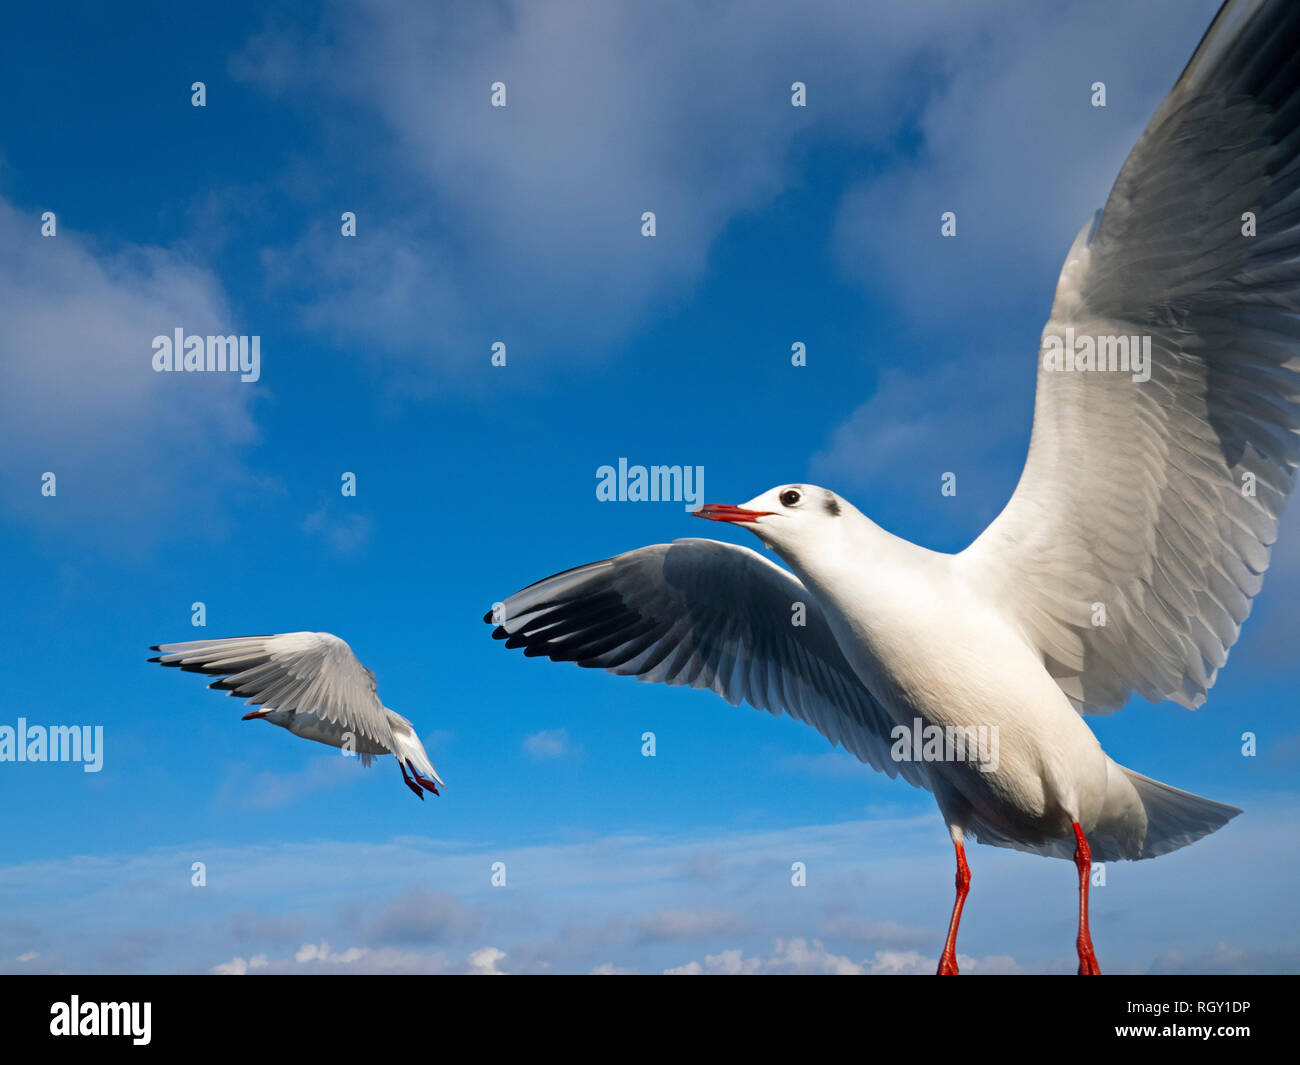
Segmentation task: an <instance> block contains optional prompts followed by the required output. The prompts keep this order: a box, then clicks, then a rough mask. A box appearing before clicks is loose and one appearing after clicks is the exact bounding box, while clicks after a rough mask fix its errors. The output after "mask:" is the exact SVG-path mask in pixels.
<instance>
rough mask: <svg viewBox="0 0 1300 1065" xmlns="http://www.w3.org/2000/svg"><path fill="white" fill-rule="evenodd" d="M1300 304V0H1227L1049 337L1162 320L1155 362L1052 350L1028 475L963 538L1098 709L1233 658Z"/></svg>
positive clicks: (1267, 519)
mask: <svg viewBox="0 0 1300 1065" xmlns="http://www.w3.org/2000/svg"><path fill="white" fill-rule="evenodd" d="M1247 212H1249V213H1252V214H1253V215H1254V217H1255V226H1256V235H1254V236H1248V235H1245V229H1246V227H1247V222H1246V220H1245V219H1244V218H1243V216H1244V215H1245V214H1246V213H1247ZM1297 312H1300V3H1295V2H1294V0H1286V2H1274V0H1230V2H1229V3H1227V4H1225V5H1224V7H1223V8H1222V10H1221V11H1220V12H1219V15H1218V17H1217V18H1216V19H1215V21H1214V23H1213V24H1212V25H1211V27H1210V29H1209V31H1208V32H1207V33H1206V36H1205V38H1204V40H1203V41H1202V42H1201V44H1200V46H1199V48H1198V49H1197V51H1196V54H1195V55H1194V56H1193V58H1192V60H1191V62H1190V63H1189V64H1188V66H1187V68H1186V70H1185V71H1184V72H1183V74H1182V76H1181V77H1180V78H1179V80H1178V82H1177V84H1176V85H1175V86H1174V88H1173V90H1172V91H1171V92H1170V94H1169V96H1168V98H1167V99H1166V100H1165V101H1164V103H1163V104H1162V105H1161V106H1160V108H1159V109H1158V110H1157V112H1156V114H1155V115H1154V117H1153V118H1152V119H1151V122H1150V124H1149V125H1148V126H1147V129H1146V131H1145V132H1144V133H1143V134H1142V136H1141V138H1140V139H1139V140H1138V143H1137V144H1136V146H1135V147H1134V148H1133V151H1132V153H1131V154H1130V155H1129V157H1128V160H1127V161H1126V162H1125V164H1124V167H1123V169H1122V170H1121V171H1120V174H1119V177H1118V179H1117V180H1116V182H1115V186H1114V189H1113V190H1112V191H1111V194H1110V197H1109V199H1108V200H1107V202H1106V206H1105V208H1104V210H1103V211H1102V213H1101V215H1100V217H1099V219H1097V220H1096V221H1095V222H1094V223H1093V224H1092V226H1091V227H1085V231H1083V232H1081V233H1080V234H1079V238H1078V239H1077V240H1076V241H1075V244H1074V247H1073V248H1072V249H1071V251H1070V255H1069V256H1068V258H1067V261H1066V264H1065V267H1064V269H1063V270H1062V272H1061V277H1060V281H1059V282H1058V284H1057V290H1056V298H1055V302H1054V303H1053V306H1052V313H1051V318H1050V320H1049V321H1048V323H1047V327H1046V328H1045V330H1044V333H1043V336H1044V343H1045V344H1046V343H1048V342H1049V339H1050V338H1053V337H1055V338H1057V339H1058V340H1060V341H1061V343H1062V345H1064V344H1065V342H1066V341H1067V340H1068V335H1067V333H1066V330H1067V329H1072V330H1073V331H1074V335H1075V336H1076V337H1082V336H1089V337H1094V338H1095V337H1101V336H1137V337H1139V338H1141V337H1144V336H1146V337H1150V338H1151V355H1152V358H1151V362H1152V366H1151V376H1150V379H1149V380H1148V381H1145V382H1142V381H1139V380H1134V379H1133V376H1134V375H1133V374H1132V373H1123V372H1115V371H1110V370H1107V371H1104V372H1102V371H1096V370H1093V371H1083V372H1080V371H1075V372H1063V371H1061V370H1059V369H1050V368H1049V366H1048V364H1047V362H1046V360H1044V361H1041V362H1040V366H1039V371H1038V387H1037V396H1036V399H1035V405H1034V428H1033V434H1032V437H1031V441H1030V448H1029V457H1028V460H1027V462H1026V464H1025V469H1024V473H1023V474H1022V476H1021V479H1020V483H1019V484H1018V485H1017V487H1016V491H1015V494H1014V495H1013V496H1012V499H1011V501H1010V502H1009V503H1008V504H1007V507H1006V509H1005V510H1004V511H1003V512H1002V514H1001V515H999V517H998V518H997V519H996V520H995V521H994V522H993V523H992V524H991V525H990V526H989V527H988V529H986V530H985V531H984V533H983V534H982V535H981V536H980V537H979V539H977V540H976V541H975V542H974V543H973V544H972V545H971V546H970V547H969V548H968V549H967V550H966V551H965V552H964V553H963V555H962V556H961V558H962V560H963V562H964V564H965V565H966V567H967V572H968V574H969V577H970V579H971V580H972V582H974V583H975V584H977V585H979V586H980V587H982V589H983V590H984V592H985V593H986V594H988V595H989V596H991V597H994V598H997V599H999V600H1000V601H1002V602H1003V603H1004V604H1005V605H1006V607H1007V609H1008V610H1009V611H1010V612H1011V613H1012V614H1013V615H1014V616H1015V617H1016V618H1017V620H1018V621H1019V623H1020V624H1021V626H1022V629H1023V631H1024V632H1025V633H1026V636H1027V637H1028V638H1029V639H1030V640H1031V641H1032V642H1034V643H1035V645H1036V646H1037V648H1038V649H1039V650H1040V651H1041V653H1042V655H1043V659H1044V662H1045V664H1046V665H1047V667H1048V668H1049V670H1051V671H1052V673H1053V674H1054V675H1055V676H1056V677H1057V679H1058V682H1059V683H1060V685H1061V688H1062V689H1063V690H1064V691H1065V693H1066V694H1067V695H1068V696H1069V697H1070V699H1071V700H1072V701H1073V702H1074V704H1075V706H1076V707H1077V708H1078V709H1080V710H1081V711H1083V712H1102V713H1106V712H1110V711H1113V710H1115V709H1118V708H1119V707H1121V706H1123V705H1124V703H1125V702H1127V701H1128V699H1129V698H1130V696H1131V694H1132V693H1133V692H1137V693H1138V694H1140V695H1142V696H1144V697H1145V698H1147V699H1149V700H1151V701H1153V702H1155V701H1159V700H1161V699H1172V700H1174V701H1175V702H1178V703H1180V704H1182V705H1183V706H1186V707H1189V708H1195V707H1197V706H1199V705H1201V703H1202V702H1204V700H1205V697H1206V693H1207V692H1208V691H1209V689H1210V687H1211V685H1213V683H1214V681H1215V677H1216V675H1217V672H1218V670H1219V669H1220V667H1222V666H1223V665H1224V663H1225V662H1226V661H1227V657H1228V651H1229V649H1230V648H1231V647H1232V645H1233V644H1234V643H1235V642H1236V640H1237V636H1238V634H1239V632H1240V630H1241V625H1242V623H1243V622H1244V621H1245V620H1246V617H1247V616H1248V614H1249V613H1250V608H1251V601H1252V599H1253V598H1254V596H1255V595H1256V594H1257V593H1258V592H1259V590H1260V586H1261V584H1262V582H1263V577H1264V571H1265V569H1266V568H1267V567H1268V562H1269V554H1270V549H1271V546H1272V544H1273V542H1274V540H1275V539H1276V537H1277V528H1278V518H1279V516H1280V514H1281V512H1282V509H1283V507H1284V505H1285V502H1286V498H1287V496H1288V494H1289V493H1290V491H1291V489H1292V486H1293V484H1294V481H1295V473H1296V466H1297V463H1298V462H1300V437H1298V436H1297V431H1298V430H1300V372H1298V371H1300V318H1298V317H1297ZM1044 350H1045V349H1044ZM1138 376H1139V377H1140V376H1141V375H1140V374H1138ZM1099 622H1101V623H1099Z"/></svg>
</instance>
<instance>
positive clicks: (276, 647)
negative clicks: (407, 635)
mask: <svg viewBox="0 0 1300 1065" xmlns="http://www.w3.org/2000/svg"><path fill="white" fill-rule="evenodd" d="M152 650H155V651H158V652H160V654H159V656H158V657H157V658H151V659H150V660H149V661H151V662H159V663H161V664H162V665H164V666H176V667H179V668H180V669H183V670H187V671H190V672H194V673H206V674H208V675H210V676H216V677H223V678H225V679H223V680H218V681H214V682H213V683H212V684H210V685H208V687H210V688H217V689H220V690H223V691H228V692H230V694H231V695H235V696H238V697H239V698H241V699H247V700H248V702H249V704H251V705H255V706H262V707H265V708H266V709H268V710H271V709H274V710H293V711H296V712H297V713H299V714H307V715H311V716H313V717H317V718H319V719H321V720H322V721H327V722H329V723H331V724H334V725H338V726H339V727H340V728H342V729H346V730H350V731H353V732H355V733H356V734H357V735H358V736H359V737H365V738H367V739H369V740H371V741H373V742H374V743H376V744H379V745H380V746H381V747H384V748H386V749H387V750H389V751H396V750H397V743H396V741H395V740H394V738H393V730H392V725H391V722H390V720H389V716H388V712H387V711H386V710H385V709H384V707H383V705H382V704H381V703H380V701H379V695H378V693H377V691H376V685H375V675H374V674H373V673H371V672H370V670H368V669H367V668H366V667H365V666H363V665H362V664H361V663H360V662H359V661H358V660H357V657H356V655H354V654H353V653H352V648H350V647H349V646H348V645H347V644H346V643H344V641H342V640H340V639H339V638H338V637H337V636H334V635H332V634H330V633H328V632H286V633H281V634H279V635H276V636H238V637H233V638H231V639H224V640H193V641H190V642H188V643H164V644H160V645H158V646H157V647H154V648H152Z"/></svg>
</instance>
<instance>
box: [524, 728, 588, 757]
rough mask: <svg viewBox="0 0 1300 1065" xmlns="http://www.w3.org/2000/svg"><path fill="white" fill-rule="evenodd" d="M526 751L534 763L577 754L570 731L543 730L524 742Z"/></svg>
mask: <svg viewBox="0 0 1300 1065" xmlns="http://www.w3.org/2000/svg"><path fill="white" fill-rule="evenodd" d="M524 751H525V752H526V753H527V755H528V757H529V758H532V759H533V760H534V761H538V762H546V761H552V760H554V759H557V758H569V757H572V756H573V754H575V753H576V752H575V749H574V746H573V743H572V741H570V739H569V730H568V729H562V728H557V729H543V730H542V731H541V732H536V733H534V734H533V735H531V736H529V737H528V738H527V739H525V740H524Z"/></svg>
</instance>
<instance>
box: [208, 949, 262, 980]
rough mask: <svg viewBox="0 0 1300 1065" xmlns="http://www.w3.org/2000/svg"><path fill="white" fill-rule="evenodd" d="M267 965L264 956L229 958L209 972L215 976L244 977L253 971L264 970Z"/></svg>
mask: <svg viewBox="0 0 1300 1065" xmlns="http://www.w3.org/2000/svg"><path fill="white" fill-rule="evenodd" d="M268 964H269V963H268V962H267V960H266V955H265V954H254V955H253V956H252V957H251V958H248V959H244V958H240V957H234V958H231V959H230V960H229V961H227V962H222V963H221V964H220V965H214V966H213V967H212V968H211V969H210V970H209V972H211V973H214V974H215V975H217V976H246V975H247V974H248V973H249V972H251V971H253V970H254V969H265V968H266V967H267V965H268Z"/></svg>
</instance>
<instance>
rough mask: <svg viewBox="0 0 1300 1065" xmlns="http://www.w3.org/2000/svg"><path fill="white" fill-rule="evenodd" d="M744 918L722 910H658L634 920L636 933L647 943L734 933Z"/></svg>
mask: <svg viewBox="0 0 1300 1065" xmlns="http://www.w3.org/2000/svg"><path fill="white" fill-rule="evenodd" d="M744 926H745V921H744V920H743V919H742V918H741V917H740V916H738V915H737V914H734V913H727V912H726V911H724V910H660V911H659V912H658V913H652V914H649V915H647V916H645V917H642V918H641V919H640V920H638V921H637V932H638V934H639V935H640V937H641V939H642V940H645V941H649V942H658V941H668V940H677V939H703V938H706V937H708V936H716V935H722V934H726V933H731V932H737V931H739V930H741V929H743V928H744Z"/></svg>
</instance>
